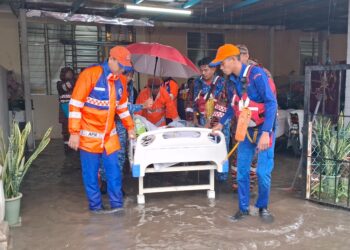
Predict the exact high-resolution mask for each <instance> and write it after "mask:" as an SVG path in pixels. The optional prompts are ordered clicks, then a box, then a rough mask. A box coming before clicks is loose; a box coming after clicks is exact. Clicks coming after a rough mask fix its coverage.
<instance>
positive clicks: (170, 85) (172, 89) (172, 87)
mask: <svg viewBox="0 0 350 250" xmlns="http://www.w3.org/2000/svg"><path fill="white" fill-rule="evenodd" d="M162 80H163V83H162V87H164V88H165V89H166V91H167V92H168V94H169V96H170V98H171V100H173V102H174V105H175V107H177V96H178V93H179V85H178V84H177V82H175V80H174V79H173V78H171V77H163V78H162ZM170 122H171V119H169V118H166V124H169V123H170Z"/></svg>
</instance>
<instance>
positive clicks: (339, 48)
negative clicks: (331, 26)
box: [329, 35, 347, 63]
mask: <svg viewBox="0 0 350 250" xmlns="http://www.w3.org/2000/svg"><path fill="white" fill-rule="evenodd" d="M346 38H347V36H346V35H332V36H331V37H330V39H329V56H330V59H331V62H332V63H337V62H340V61H346V46H347V45H346Z"/></svg>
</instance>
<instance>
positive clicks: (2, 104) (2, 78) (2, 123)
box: [0, 66, 9, 142]
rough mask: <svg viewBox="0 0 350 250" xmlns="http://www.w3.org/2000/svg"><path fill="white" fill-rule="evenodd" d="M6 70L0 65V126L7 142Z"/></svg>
mask: <svg viewBox="0 0 350 250" xmlns="http://www.w3.org/2000/svg"><path fill="white" fill-rule="evenodd" d="M7 100H8V99H7V71H6V69H5V68H3V67H2V66H0V114H1V115H0V128H1V129H2V131H3V133H4V139H5V141H6V142H7V138H8V137H9V109H8V103H7Z"/></svg>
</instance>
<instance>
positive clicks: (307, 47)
mask: <svg viewBox="0 0 350 250" xmlns="http://www.w3.org/2000/svg"><path fill="white" fill-rule="evenodd" d="M299 48H300V51H299V52H300V74H301V75H305V66H308V65H314V64H317V62H318V41H317V40H315V39H311V40H300V41H299Z"/></svg>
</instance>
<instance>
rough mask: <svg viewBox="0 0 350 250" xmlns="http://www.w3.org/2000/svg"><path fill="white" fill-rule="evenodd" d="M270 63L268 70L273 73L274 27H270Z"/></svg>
mask: <svg viewBox="0 0 350 250" xmlns="http://www.w3.org/2000/svg"><path fill="white" fill-rule="evenodd" d="M269 49H270V65H269V71H270V72H271V74H272V75H274V73H275V27H271V28H270V48H269Z"/></svg>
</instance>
